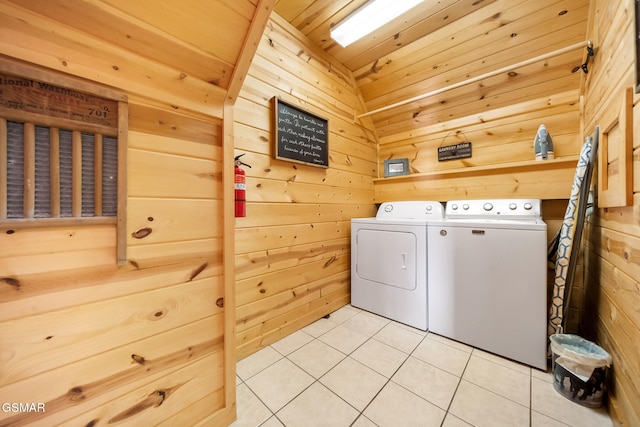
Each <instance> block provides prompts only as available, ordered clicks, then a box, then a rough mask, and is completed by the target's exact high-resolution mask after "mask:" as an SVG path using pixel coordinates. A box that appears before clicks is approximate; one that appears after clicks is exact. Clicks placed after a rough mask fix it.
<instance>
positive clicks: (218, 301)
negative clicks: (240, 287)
mask: <svg viewBox="0 0 640 427" xmlns="http://www.w3.org/2000/svg"><path fill="white" fill-rule="evenodd" d="M216 305H217V306H218V307H220V308H223V307H224V298H218V299H217V300H216Z"/></svg>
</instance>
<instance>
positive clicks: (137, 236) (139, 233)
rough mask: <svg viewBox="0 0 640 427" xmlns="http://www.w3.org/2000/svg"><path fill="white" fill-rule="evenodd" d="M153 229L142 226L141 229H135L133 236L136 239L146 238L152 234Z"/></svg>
mask: <svg viewBox="0 0 640 427" xmlns="http://www.w3.org/2000/svg"><path fill="white" fill-rule="evenodd" d="M152 231H153V230H152V229H151V228H150V227H145V228H141V229H140V230H137V231H134V232H133V233H131V237H133V238H134V239H144V238H145V237H147V236H148V235H149V234H151V232H152Z"/></svg>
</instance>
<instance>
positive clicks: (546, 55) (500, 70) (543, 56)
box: [358, 40, 591, 118]
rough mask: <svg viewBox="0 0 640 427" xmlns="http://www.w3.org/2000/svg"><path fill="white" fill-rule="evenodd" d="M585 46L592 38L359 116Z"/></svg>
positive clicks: (413, 100) (388, 108) (416, 99)
mask: <svg viewBox="0 0 640 427" xmlns="http://www.w3.org/2000/svg"><path fill="white" fill-rule="evenodd" d="M585 46H587V47H590V46H591V40H587V41H584V42H580V43H576V44H572V45H571V46H567V47H563V48H561V49H558V50H555V51H553V52H549V53H545V54H543V55H540V56H536V57H535V58H531V59H527V60H525V61H522V62H518V63H517V64H513V65H509V66H508V67H504V68H500V69H499V70H495V71H490V72H488V73H485V74H482V75H479V76H477V77H472V78H470V79H468V80H464V81H461V82H459V83H454V84H452V85H450V86H446V87H443V88H440V89H436V90H433V91H431V92H427V93H424V94H422V95H418V96H414V97H413V98H409V99H405V100H404V101H400V102H396V103H395V104H391V105H387V106H384V107H381V108H378V109H377V110H372V111H368V112H366V113H364V114H360V115H359V116H358V118H362V117H366V116H371V115H373V114H376V113H381V112H383V111H387V110H391V109H393V108H396V107H400V106H401V105H405V104H409V103H411V102H415V101H419V100H421V99H424V98H428V97H430V96H433V95H438V94H440V93H442V92H446V91H448V90H451V89H457V88H459V87H461V86H465V85H468V84H470V83H475V82H477V81H480V80H484V79H486V78H488V77H493V76H495V75H497V74H501V73H504V72H507V71H511V70H513V69H514V68H519V67H524V66H526V65H530V64H533V63H535V62H538V61H542V60H543V59H547V58H551V57H553V56H558V55H562V54H563V53H567V52H571V51H573V50H576V49H579V48H581V47H585Z"/></svg>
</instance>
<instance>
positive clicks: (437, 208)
mask: <svg viewBox="0 0 640 427" xmlns="http://www.w3.org/2000/svg"><path fill="white" fill-rule="evenodd" d="M442 218H444V207H443V206H442V203H440V202H434V201H400V202H384V203H383V204H381V205H380V208H378V213H377V214H376V219H382V220H393V219H405V220H417V221H424V220H431V219H433V220H438V219H442Z"/></svg>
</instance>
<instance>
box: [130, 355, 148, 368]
mask: <svg viewBox="0 0 640 427" xmlns="http://www.w3.org/2000/svg"><path fill="white" fill-rule="evenodd" d="M131 359H133V361H134V362H136V363H137V364H139V365H144V362H145V360H144V357H142V356H138V355H137V354H132V355H131Z"/></svg>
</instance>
